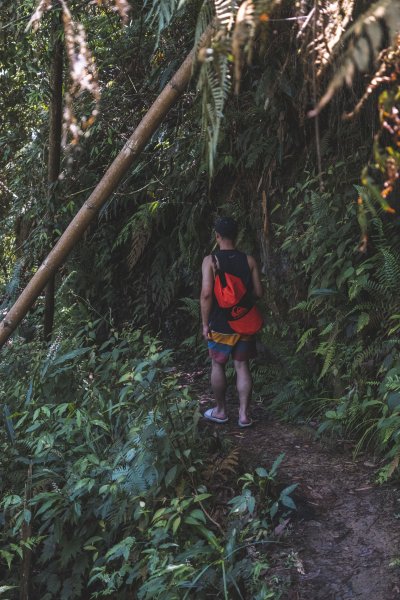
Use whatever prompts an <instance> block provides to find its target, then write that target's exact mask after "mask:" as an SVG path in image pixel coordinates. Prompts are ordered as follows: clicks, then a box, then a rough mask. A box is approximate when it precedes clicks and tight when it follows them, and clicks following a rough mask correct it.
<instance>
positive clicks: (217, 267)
mask: <svg viewBox="0 0 400 600" xmlns="http://www.w3.org/2000/svg"><path fill="white" fill-rule="evenodd" d="M211 260H212V263H213V270H214V280H215V278H216V277H217V275H218V277H219V278H220V281H221V283H222V287H226V277H225V271H223V270H222V269H221V267H220V264H219V260H218V257H217V256H216V255H215V254H211Z"/></svg>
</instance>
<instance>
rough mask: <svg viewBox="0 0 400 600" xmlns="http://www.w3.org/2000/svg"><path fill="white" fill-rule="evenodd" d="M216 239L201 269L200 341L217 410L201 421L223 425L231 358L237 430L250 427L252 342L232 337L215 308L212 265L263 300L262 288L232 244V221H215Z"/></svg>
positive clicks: (250, 260)
mask: <svg viewBox="0 0 400 600" xmlns="http://www.w3.org/2000/svg"><path fill="white" fill-rule="evenodd" d="M214 230H215V239H216V242H217V244H218V246H219V251H217V252H215V253H214V256H215V258H214V259H213V255H209V256H206V257H205V259H204V260H203V267H202V275H203V281H202V288H201V295H200V307H201V316H202V322H203V337H204V339H205V340H207V342H208V351H209V355H210V357H211V359H212V367H211V387H212V390H213V394H214V398H215V401H216V407H215V408H210V409H209V410H207V411H206V412H205V413H204V417H205V418H206V419H208V420H209V421H214V422H215V423H226V422H227V420H228V417H227V413H226V399H225V394H226V388H227V382H226V376H225V365H226V363H227V362H228V359H229V356H230V355H231V356H232V359H233V364H234V366H235V371H236V387H237V391H238V395H239V421H238V424H239V427H249V426H250V425H252V420H251V418H250V416H249V403H250V396H251V390H252V384H253V381H252V377H251V373H250V369H249V359H250V358H254V356H255V355H256V348H255V340H254V337H252V336H244V335H241V334H239V333H235V332H234V331H233V329H232V328H231V327H230V326H229V324H228V321H227V317H226V311H223V310H222V309H221V308H220V307H219V306H218V304H217V302H216V299H215V296H214V276H215V264H217V266H218V268H221V269H222V270H223V271H225V272H226V273H231V274H233V275H236V276H237V277H240V278H241V279H242V281H243V283H244V284H245V286H246V288H247V290H248V291H249V292H252V294H253V296H254V297H255V298H261V297H262V286H261V281H260V274H259V270H258V267H257V263H256V261H255V260H254V258H253V257H252V256H246V254H244V253H243V252H240V251H239V250H236V248H235V240H236V237H237V231H238V226H237V223H236V221H235V220H234V219H232V218H230V217H222V218H219V219H217V220H216V222H215V226H214Z"/></svg>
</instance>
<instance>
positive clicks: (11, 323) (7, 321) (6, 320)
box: [3, 318, 13, 328]
mask: <svg viewBox="0 0 400 600" xmlns="http://www.w3.org/2000/svg"><path fill="white" fill-rule="evenodd" d="M3 325H4V327H10V328H11V327H12V326H13V322H12V321H9V320H8V319H7V318H6V319H4V321H3Z"/></svg>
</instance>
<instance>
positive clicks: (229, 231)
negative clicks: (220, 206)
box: [214, 217, 238, 242]
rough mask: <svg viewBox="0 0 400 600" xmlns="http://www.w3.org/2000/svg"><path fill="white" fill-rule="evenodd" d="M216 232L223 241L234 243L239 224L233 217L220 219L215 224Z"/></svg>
mask: <svg viewBox="0 0 400 600" xmlns="http://www.w3.org/2000/svg"><path fill="white" fill-rule="evenodd" d="M214 230H215V233H216V235H217V240H218V236H219V237H220V238H221V239H222V240H230V241H231V242H234V241H235V240H236V236H237V234H238V224H237V222H236V221H235V219H232V217H219V218H218V219H217V220H216V221H215V223H214Z"/></svg>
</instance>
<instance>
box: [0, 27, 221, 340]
mask: <svg viewBox="0 0 400 600" xmlns="http://www.w3.org/2000/svg"><path fill="white" fill-rule="evenodd" d="M212 32H213V26H212V25H211V26H209V27H208V28H207V30H206V31H205V32H204V34H203V36H202V38H201V40H200V45H201V46H204V45H207V44H208V43H209V42H210V39H211V35H212ZM194 58H195V51H194V50H192V51H191V52H190V53H189V54H188V56H187V57H186V59H185V61H184V62H183V63H182V65H181V66H180V68H179V69H178V71H177V72H176V73H175V75H174V76H173V77H172V79H171V81H170V82H169V83H168V84H167V85H166V86H165V88H164V89H163V91H162V92H161V94H160V95H159V96H158V98H157V99H156V100H155V102H154V103H153V104H152V106H151V107H150V109H149V111H148V112H147V113H146V115H145V116H144V117H143V119H142V120H141V121H140V123H139V125H138V126H137V128H136V129H135V131H134V132H133V134H132V135H131V137H130V138H129V140H128V141H127V142H126V144H125V146H124V147H123V148H122V150H121V152H120V153H119V154H118V156H117V157H116V158H115V160H114V162H113V163H112V164H111V166H110V167H109V168H108V170H107V171H106V173H105V175H104V176H103V178H102V179H101V180H100V182H99V183H98V185H97V186H96V188H95V189H94V190H93V192H92V194H91V195H90V196H89V198H88V200H87V201H86V202H85V204H84V205H83V206H82V208H81V209H80V210H79V212H78V213H77V214H76V216H75V217H74V219H73V220H72V221H71V223H70V224H69V225H68V227H67V229H66V230H65V231H64V233H63V235H62V236H61V238H60V239H59V241H58V243H57V244H56V245H55V247H54V248H53V250H52V251H51V252H50V254H49V255H48V256H47V258H46V259H45V260H44V262H43V263H42V265H41V266H40V267H39V269H38V271H37V272H36V273H35V275H34V276H33V277H32V279H31V280H30V282H29V283H28V285H27V286H26V288H25V289H24V290H23V292H22V293H21V295H20V296H19V298H18V299H17V301H16V302H15V304H14V305H13V306H12V307H11V309H10V310H9V312H8V313H7V314H6V316H5V318H4V319H3V321H2V322H1V323H0V348H1V347H2V346H3V345H4V343H5V342H6V340H7V339H8V338H9V336H10V335H11V333H12V332H13V331H14V330H15V328H16V327H17V326H18V324H19V323H20V322H21V320H22V319H23V318H24V317H25V315H26V313H27V312H28V310H29V309H30V308H31V306H32V305H33V303H34V302H35V300H36V299H37V297H38V296H39V294H40V293H41V292H42V290H43V288H44V287H45V285H46V284H47V282H48V281H49V279H50V278H51V277H52V275H53V274H54V273H55V272H56V271H57V269H58V268H59V267H60V265H62V264H63V262H64V261H65V259H66V258H67V256H68V254H69V253H70V252H71V250H72V248H73V247H74V246H75V245H76V244H77V242H78V241H79V240H80V239H81V237H82V236H83V234H84V232H85V230H86V228H87V227H88V225H89V224H90V223H91V221H93V219H94V218H95V217H96V215H97V213H98V211H99V210H100V208H101V207H102V206H103V204H104V203H105V202H106V201H107V199H108V198H109V197H110V195H111V194H112V193H113V192H114V191H115V189H116V188H117V186H118V184H119V183H120V181H121V179H122V178H123V176H124V175H125V173H126V172H127V170H128V169H129V167H130V166H131V165H132V163H133V161H134V160H135V158H137V157H138V156H139V154H140V153H141V151H142V150H143V148H144V147H145V145H146V143H147V142H148V141H149V139H150V138H151V136H152V135H153V133H154V132H155V131H156V130H157V128H158V126H159V125H160V124H161V122H162V121H163V119H164V117H165V116H166V114H167V113H168V111H169V109H170V108H171V107H172V106H173V105H174V104H175V102H176V101H177V100H178V98H179V97H180V96H181V94H182V93H183V91H184V89H185V87H186V86H187V84H188V83H189V80H190V77H191V73H192V68H193V64H194Z"/></svg>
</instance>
